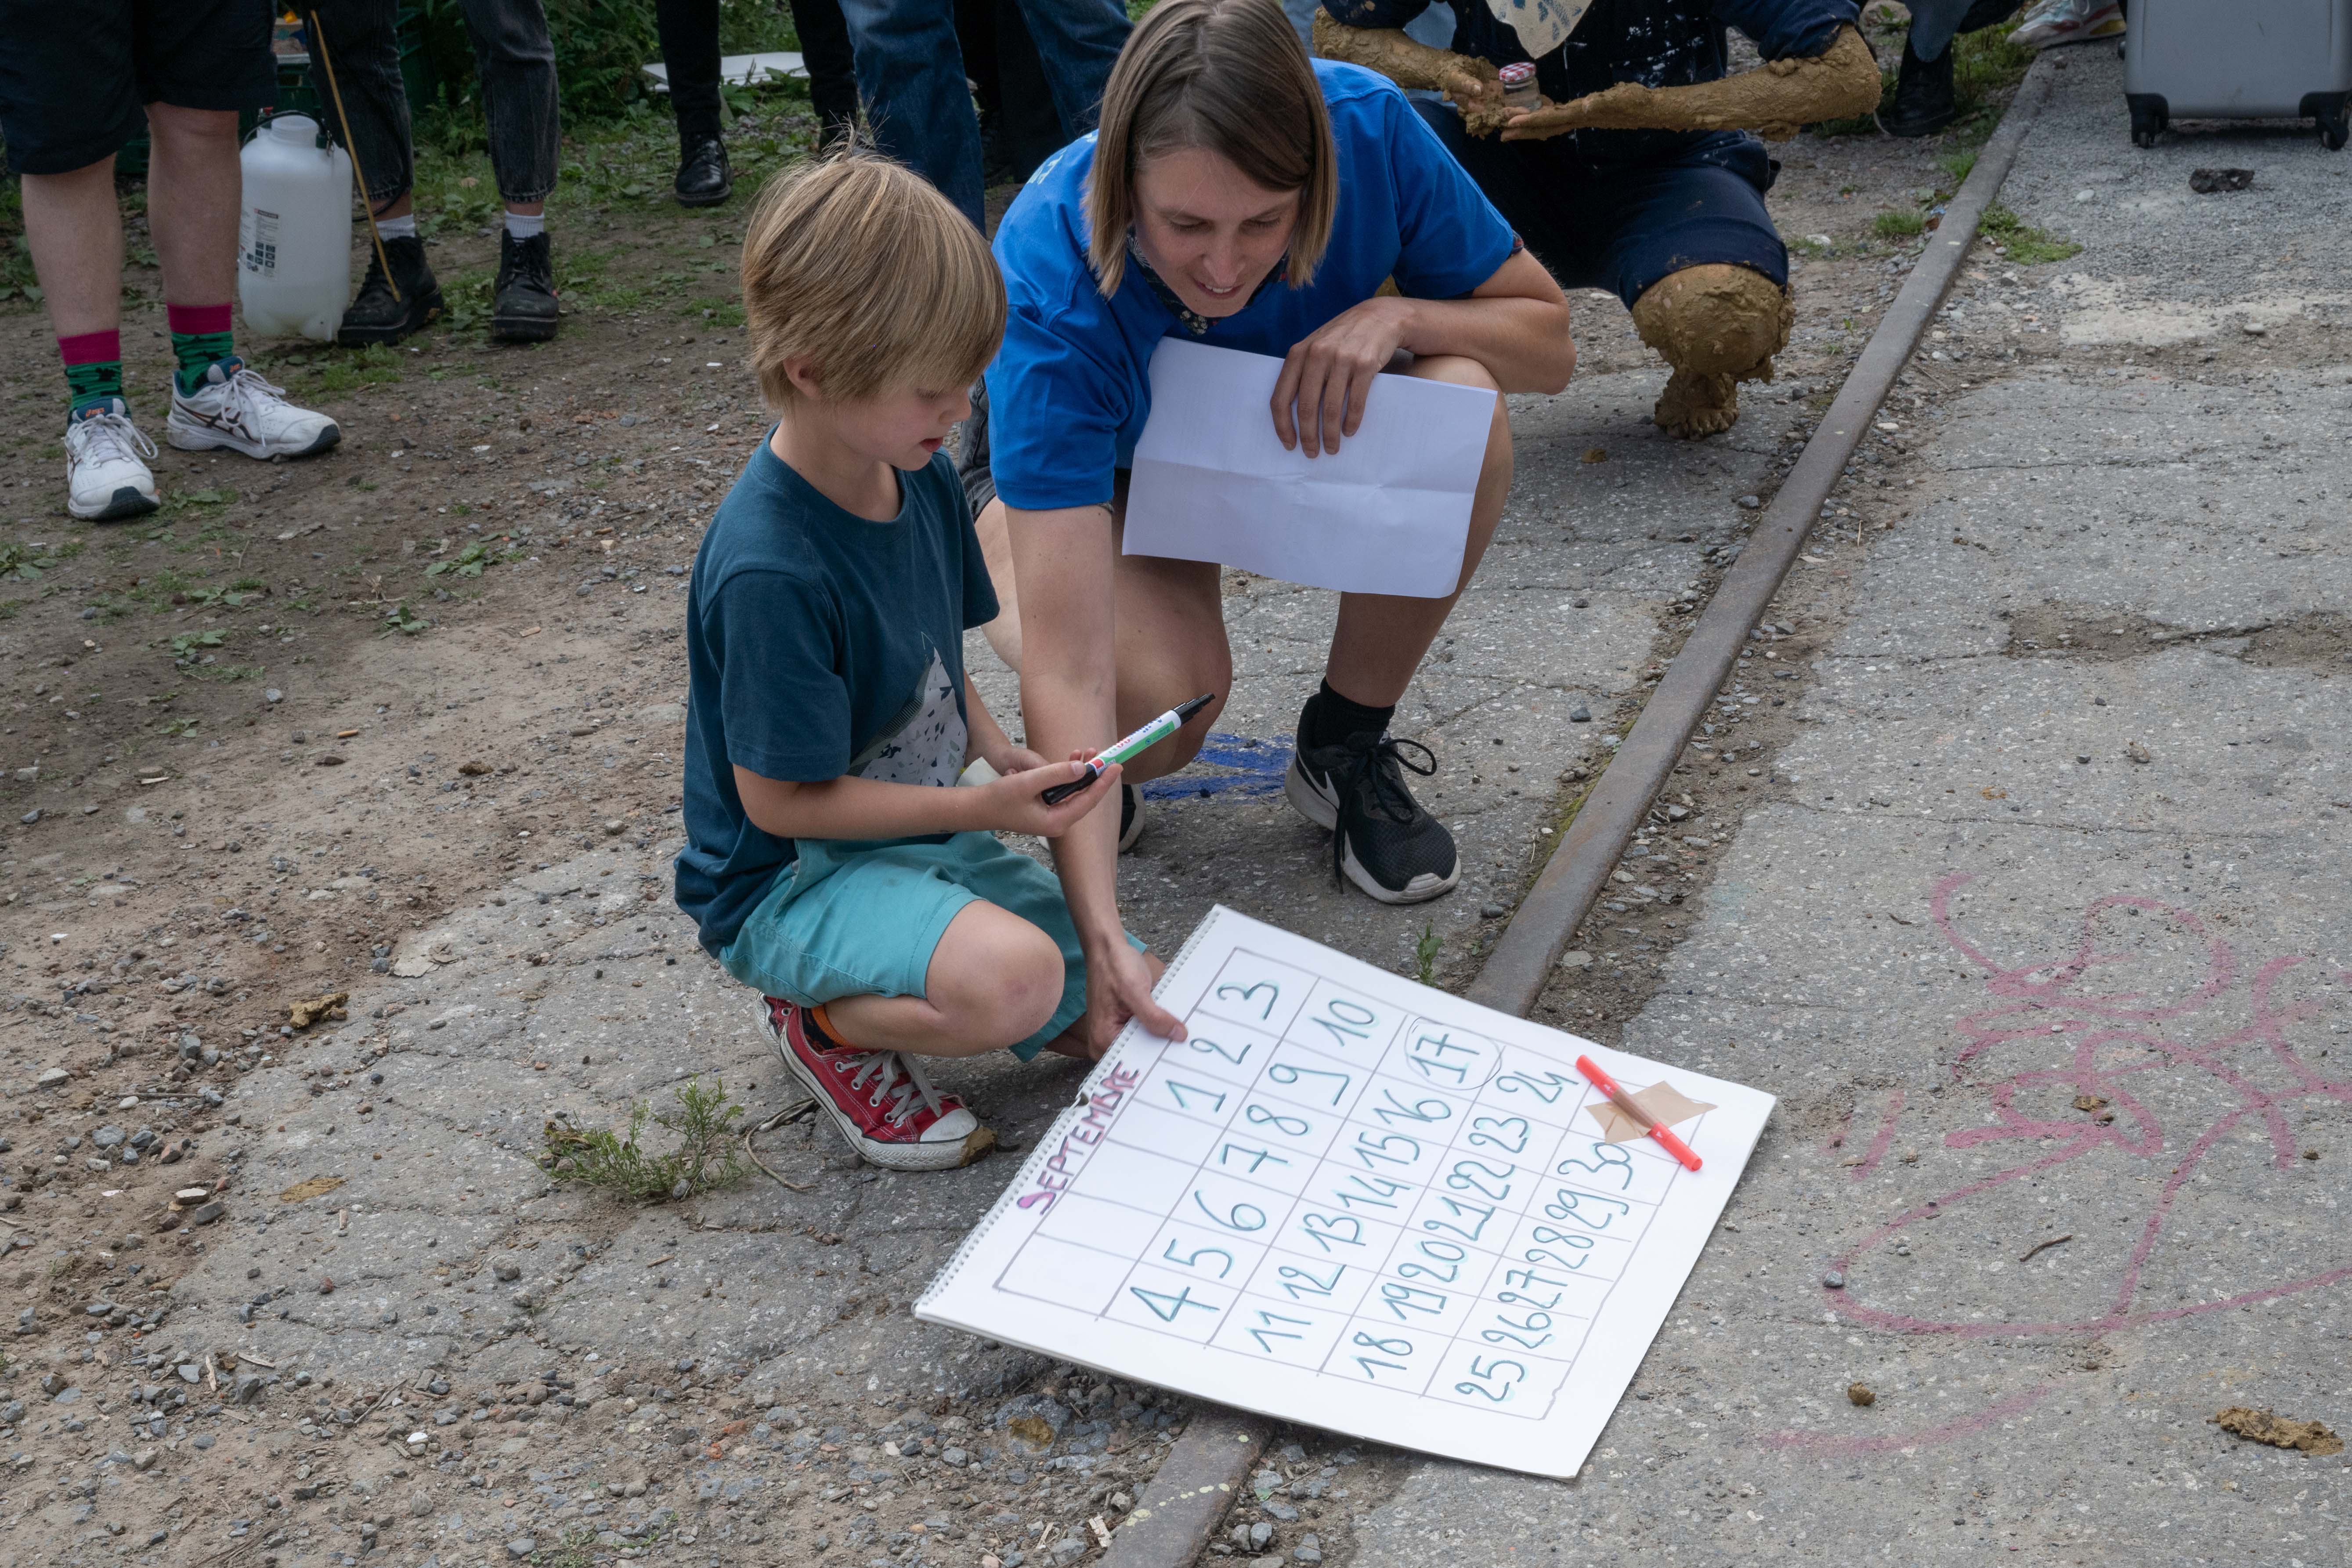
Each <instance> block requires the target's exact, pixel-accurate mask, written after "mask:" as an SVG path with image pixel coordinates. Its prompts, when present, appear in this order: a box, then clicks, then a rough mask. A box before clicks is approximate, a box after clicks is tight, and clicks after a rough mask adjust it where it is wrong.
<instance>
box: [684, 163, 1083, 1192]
mask: <svg viewBox="0 0 2352 1568" xmlns="http://www.w3.org/2000/svg"><path fill="white" fill-rule="evenodd" d="M743 302H744V311H745V314H746V315H747V317H748V318H749V321H750V328H751V332H750V335H751V362H752V364H753V365H754V367H755V368H756V369H757V371H758V373H759V377H760V387H761V392H762V393H763V394H764V395H765V396H766V398H767V400H768V402H769V404H770V405H771V406H772V408H774V409H775V410H776V411H777V413H778V415H779V418H778V420H777V423H776V426H775V429H774V430H773V431H772V433H771V434H770V436H769V437H768V439H767V440H766V441H765V442H763V443H762V444H761V447H759V449H758V450H757V451H756V452H755V453H754V454H753V455H752V457H751V460H750V461H749V462H748V463H747V464H746V465H745V466H744V468H743V472H742V474H741V476H740V478H738V479H737V480H736V482H735V487H734V489H732V490H731V491H730V493H729V495H728V497H727V500H726V501H725V502H724V503H723V504H722V505H721V506H720V507H719V510H718V513H717V514H716V515H715V516H714V517H713V518H712V519H711V523H710V528H709V532H708V533H707V534H706V535H705V536H704V538H703V541H702V549H701V551H700V552H699V553H698V555H697V556H696V558H695V563H694V576H693V578H692V580H691V583H690V585H689V592H688V600H687V627H686V635H687V658H688V679H689V683H690V684H689V690H688V705H687V730H686V753H687V754H686V785H685V797H686V827H687V839H688V842H687V847H686V848H685V849H684V850H683V851H682V852H681V853H680V854H679V856H678V858H677V901H678V905H679V907H680V908H681V909H683V910H686V911H687V913H688V914H690V915H692V916H693V917H694V918H695V920H696V921H697V922H698V924H699V925H700V927H701V935H702V943H703V946H704V947H706V948H708V949H709V951H710V952H711V953H712V955H713V956H715V957H716V958H717V959H718V960H719V963H722V964H724V965H725V966H726V968H727V971H728V973H730V974H732V975H734V976H735V977H736V978H737V979H739V980H740V981H742V982H743V983H744V984H747V985H750V986H751V987H753V988H754V989H755V990H756V991H757V992H758V993H759V994H760V998H761V1001H760V1016H761V1025H762V1026H763V1027H764V1028H766V1030H767V1031H768V1033H769V1036H770V1037H771V1038H772V1039H773V1040H774V1042H775V1044H776V1048H777V1050H778V1052H779V1053H780V1054H781V1055H782V1058H783V1059H784V1063H785V1065H786V1066H787V1067H788V1068H791V1070H792V1071H793V1074H794V1075H795V1076H796V1077H798V1078H799V1079H801V1081H802V1082H803V1083H804V1084H805V1085H807V1086H808V1088H809V1089H811V1090H812V1091H814V1093H815V1094H816V1096H817V1099H818V1103H819V1104H820V1105H822V1106H824V1108H825V1109H826V1110H828V1111H829V1112H830V1113H831V1115H832V1117H833V1120H834V1122H835V1125H836V1126H838V1127H839V1128H840V1129H841V1131H842V1134H843V1136H844V1137H845V1138H847V1139H848V1141H849V1142H850V1145H851V1147H853V1148H854V1149H856V1151H857V1152H858V1153H860V1154H861V1155H863V1156H864V1157H865V1158H866V1159H867V1160H870V1161H872V1162H874V1163H876V1164H879V1165H886V1166H889V1167H891V1168H893V1169H897V1170H939V1169H944V1168H947V1167H950V1166H955V1165H961V1164H963V1163H966V1162H968V1161H970V1160H971V1159H972V1158H974V1157H975V1156H977V1155H978V1154H980V1153H981V1152H983V1151H984V1150H986V1149H987V1148H988V1147H989V1145H990V1144H991V1143H992V1142H994V1134H992V1132H990V1131H988V1130H987V1129H986V1128H984V1127H982V1126H981V1125H980V1123H979V1121H978V1120H977V1119H976V1118H974V1117H973V1115H972V1113H971V1111H970V1110H966V1109H965V1108H964V1107H963V1106H962V1105H961V1103H960V1102H959V1101H958V1100H956V1099H955V1098H954V1097H952V1096H950V1095H943V1094H940V1092H938V1091H937V1090H936V1089H933V1088H932V1087H931V1085H930V1083H929V1080H928V1079H926V1078H925V1076H924V1074H923V1071H922V1069H921V1068H920V1067H919V1065H918V1060H917V1058H922V1057H961V1056H971V1055H974V1054H977V1053H979V1052H982V1051H989V1050H995V1049H999V1048H1003V1047H1010V1048H1011V1049H1012V1050H1013V1054H1014V1055H1015V1056H1017V1057H1020V1058H1023V1059H1024V1060H1026V1059H1028V1058H1031V1057H1034V1055H1036V1054H1037V1052H1038V1051H1040V1050H1043V1049H1047V1048H1052V1049H1057V1050H1062V1051H1065V1052H1066V1053H1068V1054H1075V1055H1079V1056H1084V1055H1086V1054H1087V1053H1086V1051H1085V1049H1084V1047H1080V1046H1077V1045H1075V1044H1073V1043H1072V1041H1070V1040H1069V1039H1066V1038H1064V1037H1063V1035H1064V1031H1066V1030H1067V1029H1068V1028H1069V1027H1070V1026H1071V1025H1072V1024H1073V1023H1074V1022H1076V1020H1077V1019H1078V1018H1079V1017H1080V1016H1081V1015H1082V1014H1083V1013H1084V1011H1085V1006H1086V974H1085V969H1084V963H1083V958H1082V956H1081V952H1080V949H1079V945H1078V940H1077V935H1076V931H1075V930H1074V929H1073V927H1072V925H1071V921H1070V915H1069V910H1068V908H1067V907H1066V905H1065V904H1064V902H1063V900H1062V891H1061V885H1060V883H1059V882H1057V881H1056V880H1055V878H1054V876H1053V874H1052V873H1051V872H1049V871H1047V870H1046V869H1045V868H1043V867H1041V866H1039V865H1038V864H1037V863H1036V862H1035V861H1034V860H1031V859H1029V858H1027V857H1025V856H1022V855H1018V854H1015V853H1013V851H1011V850H1009V849H1006V848H1005V847H1003V846H1002V845H1000V844H999V843H998V842H997V841H996V838H995V837H994V834H993V831H992V830H995V829H1010V830H1013V831H1016V832H1022V833H1032V834H1037V835H1041V836H1044V837H1055V836H1056V835H1059V834H1060V833H1062V832H1063V831H1064V830H1065V829H1066V828H1068V827H1069V826H1071V825H1072V824H1074V823H1076V821H1078V820H1079V819H1080V818H1081V817H1083V816H1086V815H1087V813H1088V812H1090V811H1092V810H1094V809H1095V808H1096V807H1097V805H1100V804H1101V803H1102V802H1103V801H1105V800H1106V799H1109V800H1116V799H1117V798H1118V770H1117V769H1116V768H1114V769H1112V770H1110V771H1109V772H1108V773H1106V774H1104V776H1103V777H1102V778H1101V779H1100V780H1099V781H1098V782H1097V783H1096V784H1093V785H1092V786H1091V787H1089V788H1087V789H1086V790H1084V791H1082V792H1080V793H1079V794H1077V795H1072V796H1071V797H1070V798H1068V799H1067V800H1066V801H1064V802H1062V803H1061V804H1060V805H1054V806H1047V805H1045V803H1044V802H1043V801H1042V800H1041V799H1040V798H1039V795H1040V792H1042V791H1043V790H1045V788H1047V787H1048V786H1050V785H1052V784H1059V783H1062V782H1063V781H1064V780H1066V779H1069V778H1073V777H1076V776H1077V775H1079V774H1080V773H1082V772H1083V770H1082V769H1081V768H1080V767H1079V766H1078V765H1077V763H1075V762H1063V763H1046V761H1045V759H1044V758H1042V757H1039V756H1037V755H1035V754H1034V752H1027V751H1024V750H1023V749H1022V748H1020V747H1018V746H1015V745H1013V743H1012V742H1011V741H1009V740H1008V739H1006V737H1005V734H1004V731H1003V729H1002V728H1000V727H999V726H998V724H997V723H996V721H994V720H993V719H992V718H991V717H990V716H989V712H988V710H987V708H986V707H984V706H983V705H982V702H981V700H980V694H979V693H978V692H977V691H975V690H973V689H972V687H971V681H970V680H969V679H966V677H965V675H964V672H963V658H962V648H963V633H964V630H965V628H967V627H971V626H979V625H981V624H982V623H983V622H985V621H988V620H990V619H992V617H994V616H995V615H996V613H997V604H996V595H995V594H994V592H993V591H992V589H991V587H990V585H989V579H988V570H987V567H986V566H985V565H984V564H983V563H982V559H981V552H980V545H979V543H978V542H977V541H976V540H975V538H974V537H973V534H972V526H971V511H970V509H969V508H968V507H967V506H966V504H965V501H964V495H963V489H962V487H961V485H960V484H959V483H958V481H957V479H956V475H955V470H954V468H953V467H952V465H951V464H950V461H949V460H948V458H945V457H943V456H941V455H940V444H941V442H942V441H943V440H944V439H945V437H947V434H948V432H949V430H950V427H951V426H953V425H954V424H955V423H956V422H957V421H958V420H960V419H961V418H963V417H964V416H965V415H966V413H967V412H968V411H969V410H968V405H967V404H966V401H965V395H964V389H965V388H966V387H968V386H970V385H971V381H972V378H973V377H974V376H976V375H977V374H979V373H980V371H981V368H982V366H983V365H985V364H986V363H988V361H989V359H990V358H991V356H992V355H993V354H994V353H995V352H996V346H997V342H998V340H999V339H1000V338H1001V337H1002V336H1003V331H1004V287H1003V283H1002V281H1001V280H1000V279H998V276H997V272H996V265H995V261H994V259H993V258H992V257H991V256H990V255H989V252H988V249H987V247H986V245H985V244H984V243H983V242H982V239H981V237H980V235H979V234H978V232H977V231H975V230H974V229H973V228H972V226H971V224H970V223H968V222H967V221H965V219H964V218H963V216H961V214H959V213H958V212H957V211H956V210H955V208H954V207H952V206H950V205H948V203H947V202H946V200H945V199H943V198H942V197H941V196H940V195H939V194H938V193H937V192H936V191H934V190H932V188H931V187H930V186H929V184H925V183H924V182H923V181H922V180H920V179H919V178H918V177H916V176H915V175H914V174H910V173H908V171H907V170H905V169H903V168H901V167H899V166H898V164H895V163H888V162H887V161H885V160H883V159H880V158H877V157H875V156H873V155H871V154H867V153H850V154H847V155H845V156H841V157H836V158H834V159H831V160H828V161H826V162H823V163H815V164H813V165H808V166H805V167H804V168H803V169H802V170H801V171H800V172H798V173H795V174H787V175H782V176H779V177H778V178H777V179H775V180H773V181H772V182H770V184H769V185H768V187H767V189H766V190H765V191H763V192H762V193H761V197H760V201H759V205H758V206H757V209H756V210H755V211H754V213H753V214H752V216H751V225H750V228H749V230H748V232H747V234H746V235H745V238H744V244H743ZM976 758H977V759H984V760H986V761H987V762H988V763H990V764H991V765H992V767H993V768H994V769H995V770H996V771H997V773H1000V774H1002V775H1003V777H1001V778H999V779H998V780H997V781H996V782H994V783H992V784H985V785H982V786H979V787H974V788H956V787H953V786H954V785H955V784H956V781H957V777H958V775H959V774H960V773H962V771H963V770H964V768H965V766H966V764H967V763H969V762H971V760H973V759H976Z"/></svg>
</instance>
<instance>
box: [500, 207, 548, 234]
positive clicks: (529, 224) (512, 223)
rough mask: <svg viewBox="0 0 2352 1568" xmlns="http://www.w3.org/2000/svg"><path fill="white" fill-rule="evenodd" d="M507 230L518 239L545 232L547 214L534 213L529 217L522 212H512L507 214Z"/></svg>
mask: <svg viewBox="0 0 2352 1568" xmlns="http://www.w3.org/2000/svg"><path fill="white" fill-rule="evenodd" d="M507 232H508V233H509V234H510V235H512V236H514V237H516V238H517V239H529V238H530V237H531V236H533V235H535V234H545V233H546V232H547V215H546V214H545V213H533V214H531V215H530V216H529V217H525V216H523V215H522V214H520V213H511V212H510V213H509V214H507Z"/></svg>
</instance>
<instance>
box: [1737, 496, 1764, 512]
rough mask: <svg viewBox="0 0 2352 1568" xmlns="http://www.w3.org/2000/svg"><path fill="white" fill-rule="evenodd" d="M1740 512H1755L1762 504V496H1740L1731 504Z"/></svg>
mask: <svg viewBox="0 0 2352 1568" xmlns="http://www.w3.org/2000/svg"><path fill="white" fill-rule="evenodd" d="M1732 504H1733V505H1735V506H1737V507H1738V509H1739V510H1742V511H1755V510H1758V509H1759V508H1760V507H1762V506H1763V504H1764V498H1763V497H1762V496H1741V497H1740V498H1739V499H1738V500H1737V501H1734V502H1733V503H1732Z"/></svg>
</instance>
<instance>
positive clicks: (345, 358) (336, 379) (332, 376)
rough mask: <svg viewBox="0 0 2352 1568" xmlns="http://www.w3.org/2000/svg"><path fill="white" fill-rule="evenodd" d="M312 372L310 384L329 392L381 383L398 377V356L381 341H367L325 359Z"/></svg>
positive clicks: (353, 389) (382, 384)
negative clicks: (354, 349) (358, 347)
mask: <svg viewBox="0 0 2352 1568" xmlns="http://www.w3.org/2000/svg"><path fill="white" fill-rule="evenodd" d="M315 375H316V381H315V384H316V385H317V387H318V389H319V390H320V392H324V393H328V394H330V395H336V394H341V393H347V392H357V391H359V390H360V389H361V388H362V387H368V386H385V385H388V384H391V383H393V382H396V381H398V380H399V379H400V376H401V366H400V356H399V355H398V354H396V353H393V352H392V351H391V350H390V349H388V348H386V347H384V346H383V344H382V343H370V344H369V345H368V346H367V347H365V348H363V349H362V350H361V351H360V352H359V353H347V354H340V355H337V356H336V357H335V358H333V359H331V360H329V361H328V362H327V363H325V364H324V365H322V366H320V368H319V369H318V371H317V372H315Z"/></svg>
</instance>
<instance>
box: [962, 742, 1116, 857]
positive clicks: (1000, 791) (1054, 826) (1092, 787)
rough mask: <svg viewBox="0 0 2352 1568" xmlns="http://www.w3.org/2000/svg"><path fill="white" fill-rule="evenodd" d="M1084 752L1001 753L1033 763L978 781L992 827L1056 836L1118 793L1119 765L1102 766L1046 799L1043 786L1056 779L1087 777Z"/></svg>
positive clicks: (1016, 749)
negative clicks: (1071, 789)
mask: <svg viewBox="0 0 2352 1568" xmlns="http://www.w3.org/2000/svg"><path fill="white" fill-rule="evenodd" d="M1090 755H1092V753H1091V752H1071V753H1070V760H1069V761H1068V762H1066V763H1058V764H1057V763H1048V762H1046V761H1045V758H1043V757H1041V756H1039V755H1037V753H1036V752H1032V751H1029V750H1028V749H1026V748H1025V747H1018V746H1016V747H1014V748H1013V749H1012V750H1011V752H1008V754H1007V755H1006V758H1005V760H1006V761H1007V762H1012V761H1014V760H1015V759H1016V758H1020V757H1026V758H1028V759H1030V761H1031V762H1033V763H1034V764H1035V765H1034V766H1033V767H1027V768H1024V770H1023V771H1021V772H1019V773H1006V774H1005V775H1004V776H1003V778H1000V779H997V780H996V781H994V782H993V783H991V784H982V785H981V786H980V790H979V793H980V795H981V796H982V810H983V811H984V812H985V813H986V814H987V816H988V820H989V822H990V824H991V826H993V827H995V828H997V829H999V830H1000V831H1003V832H1006V833H1029V834H1034V835H1035V836H1036V837H1039V838H1059V837H1061V836H1062V835H1063V834H1065V833H1067V832H1068V831H1069V830H1070V829H1071V828H1073V827H1076V826H1077V825H1078V824H1079V823H1080V822H1082V821H1084V820H1085V818H1086V816H1087V813H1088V812H1090V811H1092V810H1094V808H1095V807H1097V806H1098V805H1101V804H1102V803H1103V802H1104V801H1105V800H1116V799H1118V795H1117V793H1116V792H1117V791H1118V773H1119V769H1118V763H1111V764H1110V766H1108V767H1107V768H1105V769H1104V770H1103V771H1102V773H1100V774H1099V775H1098V776H1097V778H1096V779H1095V781H1094V782H1093V783H1092V784H1088V785H1087V787H1086V788H1084V789H1082V790H1080V791H1078V793H1077V794H1076V795H1069V796H1066V797H1065V798H1064V799H1062V800H1060V801H1058V802H1056V803H1055V804H1054V805H1046V804H1045V791H1047V790H1049V789H1051V788H1053V787H1054V786H1055V784H1066V783H1067V782H1069V781H1070V780H1073V779H1081V778H1084V777H1086V774H1087V769H1086V762H1087V757H1088V756H1090Z"/></svg>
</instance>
